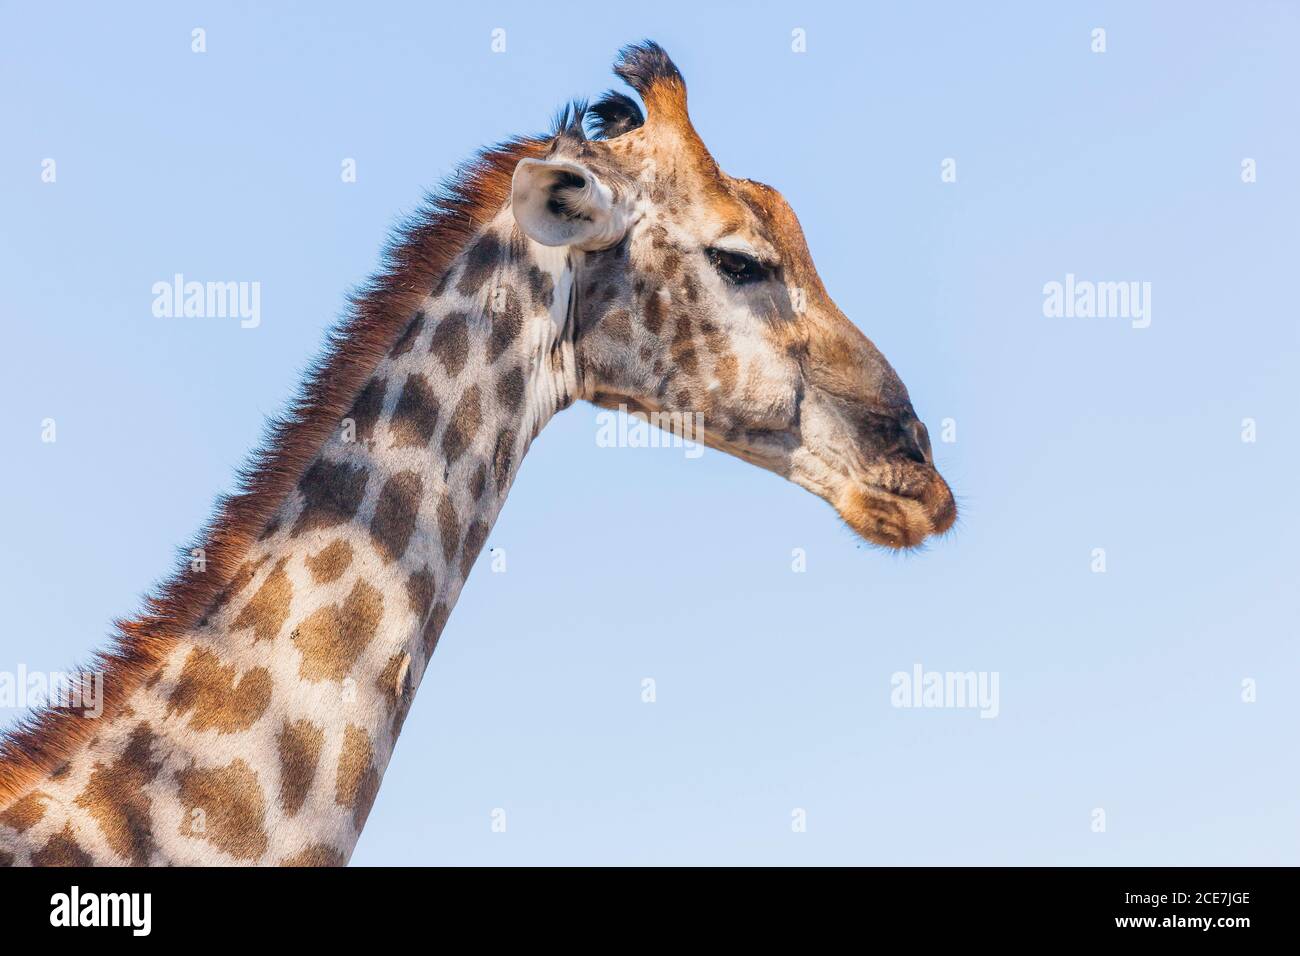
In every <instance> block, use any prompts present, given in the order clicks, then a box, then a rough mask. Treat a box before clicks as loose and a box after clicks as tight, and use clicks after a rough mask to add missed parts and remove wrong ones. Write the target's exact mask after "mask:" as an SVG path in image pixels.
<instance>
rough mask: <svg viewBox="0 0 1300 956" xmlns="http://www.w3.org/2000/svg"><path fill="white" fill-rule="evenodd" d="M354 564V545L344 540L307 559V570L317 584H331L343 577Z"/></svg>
mask: <svg viewBox="0 0 1300 956" xmlns="http://www.w3.org/2000/svg"><path fill="white" fill-rule="evenodd" d="M351 563H352V545H350V544H348V543H347V542H346V541H344V540H343V539H342V538H340V539H339V540H337V541H334V542H332V543H331V544H328V545H326V546H325V547H323V548H321V550H320V551H319V552H317V553H316V554H313V555H311V556H310V557H309V558H307V570H309V571H310V572H311V577H312V580H313V581H315V582H316V583H317V584H329V583H331V582H332V581H337V580H338V579H339V578H341V577H342V576H343V572H344V571H346V570H347V569H348V565H350V564H351Z"/></svg>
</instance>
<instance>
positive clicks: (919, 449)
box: [903, 418, 934, 465]
mask: <svg viewBox="0 0 1300 956" xmlns="http://www.w3.org/2000/svg"><path fill="white" fill-rule="evenodd" d="M903 438H904V441H905V443H906V446H907V454H908V457H909V458H911V459H912V460H913V461H919V462H921V463H922V464H925V465H933V464H934V452H933V450H932V449H931V448H930V432H929V431H928V430H927V429H926V427H925V422H923V421H921V420H920V419H919V418H912V419H911V420H910V421H907V420H905V421H904V422H903Z"/></svg>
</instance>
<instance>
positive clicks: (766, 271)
mask: <svg viewBox="0 0 1300 956" xmlns="http://www.w3.org/2000/svg"><path fill="white" fill-rule="evenodd" d="M704 251H705V253H706V254H707V255H708V257H709V261H710V262H712V263H713V268H715V269H717V270H718V273H719V275H721V276H722V277H723V278H724V279H726V280H727V281H728V282H732V283H734V284H736V285H748V284H749V283H751V282H761V281H762V280H764V279H769V278H771V277H772V275H773V273H774V272H775V271H776V269H775V267H774V266H770V265H767V264H766V263H763V262H760V261H759V260H758V259H755V258H754V257H753V256H751V255H746V254H745V253H743V252H736V251H735V250H733V249H719V248H717V247H716V246H710V247H709V248H707V249H705V250H704Z"/></svg>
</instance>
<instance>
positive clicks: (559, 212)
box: [510, 159, 627, 249]
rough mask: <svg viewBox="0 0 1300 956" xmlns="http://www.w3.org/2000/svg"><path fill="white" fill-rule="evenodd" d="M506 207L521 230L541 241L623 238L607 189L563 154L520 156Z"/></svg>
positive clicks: (591, 242) (581, 244)
mask: <svg viewBox="0 0 1300 956" xmlns="http://www.w3.org/2000/svg"><path fill="white" fill-rule="evenodd" d="M510 207H511V209H512V210H513V211H514V214H515V221H516V222H517V223H519V228H520V229H522V230H523V232H524V235H526V236H528V237H529V238H530V239H534V240H536V241H537V242H540V243H541V244H542V245H544V246H577V247H578V248H580V249H603V248H606V247H607V246H612V245H613V244H614V243H616V242H618V241H619V240H620V239H622V238H623V233H624V232H625V231H626V230H627V216H626V215H625V214H624V212H623V210H622V209H621V208H620V204H619V203H617V202H616V201H615V199H614V194H613V192H612V191H611V190H610V188H609V187H608V186H607V185H605V184H604V183H603V182H601V181H600V179H599V178H597V176H596V174H595V173H593V172H592V171H591V170H590V169H588V168H587V167H586V166H583V165H582V164H581V163H575V162H573V161H572V160H567V159H521V160H520V161H519V165H518V166H516V167H515V175H514V179H513V180H512V181H511V184H510Z"/></svg>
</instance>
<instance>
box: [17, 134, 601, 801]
mask: <svg viewBox="0 0 1300 956" xmlns="http://www.w3.org/2000/svg"><path fill="white" fill-rule="evenodd" d="M579 122H581V120H579ZM547 145H548V140H547V139H545V138H541V137H535V138H526V139H523V138H521V139H513V140H509V141H507V142H505V143H503V144H501V145H498V146H495V147H491V148H488V149H485V150H483V151H482V152H480V153H479V154H478V155H477V156H476V157H475V158H474V159H472V160H471V161H470V162H468V163H467V164H465V165H464V166H462V167H461V168H460V169H459V170H458V171H457V172H456V173H455V174H454V175H453V176H452V177H451V178H450V179H449V180H447V181H446V182H445V183H444V184H443V185H442V187H441V188H440V189H438V190H437V191H435V192H433V193H431V194H429V195H428V196H427V197H426V199H425V202H424V204H423V206H422V207H421V208H420V210H419V211H418V212H416V213H415V214H414V215H413V216H412V217H411V218H410V219H409V220H408V221H407V222H406V223H405V224H404V225H402V226H401V227H399V229H398V230H397V231H396V233H395V235H394V236H393V238H392V239H391V240H390V241H389V244H388V247H387V249H386V250H385V253H384V260H383V264H382V266H381V267H380V270H379V272H378V273H377V274H376V275H375V276H374V277H373V278H371V280H370V281H369V282H368V283H366V284H365V285H364V286H362V287H361V288H360V289H358V290H357V291H356V292H354V293H353V294H352V295H351V296H350V298H349V304H348V307H347V310H346V312H345V314H344V316H343V318H342V319H341V320H340V321H339V322H338V323H337V324H336V325H335V326H334V327H333V328H332V329H331V330H330V331H329V333H328V334H327V336H326V341H325V346H324V349H323V350H322V352H321V354H320V356H319V357H318V358H317V359H316V361H315V362H314V363H313V364H312V366H311V368H310V370H309V371H308V372H307V375H306V377H305V380H304V382H303V384H302V386H301V387H300V389H299V390H298V393H297V394H296V395H295V396H294V398H292V399H291V400H290V402H289V405H288V408H287V409H286V410H285V411H284V412H282V413H281V414H280V415H279V416H277V417H276V418H274V419H272V421H271V422H270V423H269V426H268V429H267V435H266V438H265V440H264V441H263V443H262V445H261V447H259V448H258V449H256V450H255V451H254V452H253V453H252V455H251V456H250V457H249V459H248V461H247V462H246V463H245V465H244V467H243V468H242V469H241V470H240V474H239V480H238V486H237V488H236V490H235V491H234V492H233V493H231V494H229V495H226V496H223V497H222V498H220V499H218V501H217V505H216V509H215V512H214V514H213V516H212V518H211V519H210V520H209V521H208V523H207V525H206V526H205V528H204V529H203V530H202V531H201V532H200V533H199V534H198V536H197V537H196V538H195V540H194V541H193V543H192V544H191V545H190V546H189V548H202V549H203V552H204V555H205V558H206V562H207V564H206V569H205V570H204V571H203V572H198V573H196V572H192V571H190V570H189V565H188V560H189V558H188V553H185V554H183V555H182V560H181V562H180V565H179V567H178V568H177V569H176V570H175V571H174V572H173V573H172V575H171V577H170V578H169V579H168V580H167V581H166V582H165V583H163V584H162V585H161V586H160V587H158V589H157V590H156V591H155V592H154V593H153V594H150V595H148V596H147V597H146V598H145V600H144V605H143V608H142V609H141V611H140V613H139V614H137V615H136V616H135V617H133V618H131V619H129V620H124V621H117V622H116V623H115V625H114V631H115V633H114V634H113V637H112V643H111V644H110V646H109V647H108V648H107V649H105V650H101V651H97V652H96V653H95V656H94V658H93V660H92V663H91V665H90V667H89V668H87V669H86V670H88V671H90V672H92V673H102V674H103V675H104V684H103V686H104V701H103V714H102V717H101V719H112V718H113V716H114V715H115V714H117V713H119V712H120V710H121V707H122V705H123V703H124V702H125V701H126V700H127V699H128V698H129V697H130V696H131V694H132V693H134V691H135V690H136V689H137V688H138V687H139V686H140V685H141V683H142V682H143V681H145V680H147V679H148V678H149V676H150V675H151V674H152V673H154V672H155V671H157V669H158V668H159V667H160V666H161V664H162V663H163V661H164V660H165V659H166V656H167V654H168V653H169V652H170V651H171V650H172V648H173V647H175V646H176V644H177V642H178V641H179V640H180V639H181V638H182V637H183V636H184V635H185V634H186V633H187V632H188V631H190V630H192V629H193V628H194V627H195V626H196V625H197V624H198V622H199V621H201V620H202V618H203V616H204V614H205V613H207V611H208V610H209V608H210V607H211V606H212V604H213V602H214V601H215V599H216V598H217V596H218V595H219V594H220V593H221V591H222V590H223V589H224V588H225V587H226V586H227V585H228V584H229V583H230V580H231V579H232V578H233V577H234V575H235V572H236V569H237V568H238V567H239V566H240V564H242V563H243V561H244V559H245V557H246V556H247V554H248V552H249V550H250V548H251V547H252V545H253V544H254V542H255V541H256V540H257V538H258V536H259V535H260V534H261V533H262V532H263V530H264V529H265V527H266V525H267V523H268V522H269V521H270V520H271V518H272V517H273V515H274V514H275V511H276V509H277V508H279V507H280V505H281V503H282V502H283V501H284V500H285V498H286V497H287V496H288V495H289V494H290V493H291V492H292V491H293V488H294V485H295V484H296V483H297V482H298V479H299V478H300V477H301V475H302V473H303V471H304V470H305V469H306V468H307V466H308V465H310V464H311V461H312V459H313V458H314V457H315V456H316V454H317V452H318V451H319V449H320V447H321V446H322V445H323V444H324V443H325V440H326V439H327V438H328V437H329V435H330V433H331V432H332V431H333V430H334V429H335V428H337V427H338V424H339V421H340V419H341V418H342V417H343V416H344V415H345V414H347V410H348V408H349V407H350V406H351V403H352V402H353V400H354V399H355V398H356V395H357V393H358V392H359V391H360V389H361V386H362V385H363V384H364V383H365V381H366V379H368V378H369V377H370V375H371V373H372V372H373V371H374V369H375V367H376V366H377V365H378V364H379V362H380V360H381V359H382V358H383V357H384V355H385V353H386V352H387V351H388V349H389V348H390V347H391V346H392V344H393V342H394V341H395V340H396V338H397V336H398V335H399V334H400V333H401V332H402V330H403V329H404V328H405V326H406V325H407V323H408V321H409V320H410V319H411V317H412V316H413V315H414V314H415V311H416V309H417V307H418V306H419V303H420V302H421V300H422V299H423V298H424V297H425V296H426V295H428V294H429V292H430V291H431V290H432V289H433V287H434V286H435V285H436V283H437V282H438V280H439V279H440V278H441V277H442V276H443V274H444V273H445V272H446V271H447V269H448V268H449V267H450V266H451V264H452V262H453V261H454V259H455V257H456V256H457V255H458V254H459V253H460V251H461V250H462V249H463V248H464V247H465V245H466V244H467V243H468V242H469V240H470V238H471V237H472V236H473V235H474V234H475V233H476V232H477V231H478V230H479V228H480V227H481V226H482V225H483V224H484V223H485V222H487V221H488V220H489V219H490V218H491V217H492V216H494V215H495V214H496V212H497V211H498V210H500V209H501V208H502V207H503V206H504V205H505V203H506V200H507V199H508V198H509V195H510V179H511V176H512V175H513V173H514V169H515V166H516V164H517V163H518V162H519V160H520V159H523V158H525V157H529V156H540V155H541V154H542V153H543V151H544V150H545V148H546V147H547ZM188 550H189V549H188V548H187V549H186V552H188ZM94 729H95V723H94V721H91V720H88V719H85V718H84V717H82V716H81V714H80V713H79V712H78V711H75V710H69V709H52V708H45V709H42V710H39V711H35V712H33V713H30V714H28V715H26V716H24V717H23V718H22V719H21V720H20V721H19V723H18V725H17V726H16V727H14V728H12V729H10V730H9V731H7V732H5V733H3V734H0V807H2V806H4V805H5V804H7V803H9V802H10V801H11V800H12V799H13V798H15V797H18V796H21V795H22V794H23V793H25V792H26V791H27V790H30V789H31V788H32V787H33V786H35V785H36V783H37V782H38V781H39V780H40V779H41V778H42V777H44V776H46V775H48V774H49V773H51V772H53V771H55V770H56V769H57V768H58V767H59V766H60V765H61V764H62V763H64V762H65V761H67V760H68V759H69V758H70V757H71V756H72V755H73V754H74V753H75V752H76V751H77V750H78V749H79V748H80V747H81V746H82V745H84V744H85V742H86V741H87V740H88V739H89V738H90V737H91V735H92V732H93V731H94Z"/></svg>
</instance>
